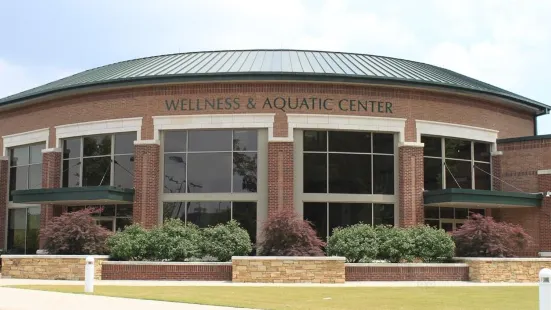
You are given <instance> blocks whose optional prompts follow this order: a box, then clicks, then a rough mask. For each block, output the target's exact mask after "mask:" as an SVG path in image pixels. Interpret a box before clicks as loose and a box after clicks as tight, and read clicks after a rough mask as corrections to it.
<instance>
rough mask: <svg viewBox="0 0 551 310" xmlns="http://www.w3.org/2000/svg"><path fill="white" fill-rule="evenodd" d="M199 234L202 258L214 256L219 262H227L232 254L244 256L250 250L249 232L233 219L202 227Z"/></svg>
mask: <svg viewBox="0 0 551 310" xmlns="http://www.w3.org/2000/svg"><path fill="white" fill-rule="evenodd" d="M201 234H202V236H203V242H201V250H202V251H201V252H202V257H203V258H208V257H215V258H216V259H217V260H218V261H220V262H227V261H229V260H231V258H232V256H245V255H249V254H250V253H251V251H252V244H251V238H250V237H249V233H247V231H246V230H245V229H243V228H242V227H241V226H240V225H239V223H238V222H236V221H234V220H231V221H230V222H228V223H226V224H218V225H216V226H214V227H208V228H204V229H202V230H201Z"/></svg>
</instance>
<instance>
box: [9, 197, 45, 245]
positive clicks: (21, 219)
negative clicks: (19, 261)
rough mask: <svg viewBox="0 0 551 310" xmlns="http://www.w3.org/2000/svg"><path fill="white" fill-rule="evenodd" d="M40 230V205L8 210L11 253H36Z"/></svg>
mask: <svg viewBox="0 0 551 310" xmlns="http://www.w3.org/2000/svg"><path fill="white" fill-rule="evenodd" d="M39 230H40V207H29V208H17V209H9V210H8V242H7V249H8V253H10V254H36V250H38V231H39Z"/></svg>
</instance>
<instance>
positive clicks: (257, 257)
mask: <svg viewBox="0 0 551 310" xmlns="http://www.w3.org/2000/svg"><path fill="white" fill-rule="evenodd" d="M231 259H232V261H233V260H327V261H346V258H345V257H340V256H329V257H327V256H233V257H232V258H231Z"/></svg>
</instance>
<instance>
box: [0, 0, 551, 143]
mask: <svg viewBox="0 0 551 310" xmlns="http://www.w3.org/2000/svg"><path fill="white" fill-rule="evenodd" d="M243 48H298V49H319V50H334V51H347V52H359V53H367V54H375V55H385V56H393V57H399V58H405V59H410V60H416V61H422V62H427V63H430V64H434V65H438V66H442V67H446V68H448V69H451V70H454V71H457V72H460V73H463V74H466V75H469V76H471V77H474V78H477V79H480V80H483V81H485V82H488V83H490V84H493V85H496V86H499V87H502V88H505V89H507V90H510V91H513V92H516V93H518V94H520V95H523V96H526V97H529V98H531V99H534V100H538V101H540V102H543V103H546V104H548V105H551V91H550V90H549V87H548V85H549V84H550V79H549V78H548V77H547V76H548V74H549V72H550V71H551V1H550V0H524V1H515V0H445V1H440V0H418V1H407V0H403V1H399V0H398V1H371V0H369V1H367V0H348V1H347V0H325V1H322V0H304V1H299V0H296V1H295V0H278V1H262V0H231V1H230V0H202V1H187V0H180V1H176V0H155V1H142V0H134V1H126V0H124V1H122V0H117V1H108V0H86V1H84V0H82V1H81V0H72V1H69V0H58V1H40V0H33V1H29V0H19V1H7V0H5V1H3V2H2V4H1V5H0V97H4V96H7V95H11V94H13V93H17V92H20V91H23V90H25V89H28V88H31V87H34V86H38V85H41V84H44V83H47V82H50V81H53V80H56V79H59V78H62V77H65V76H67V75H70V74H73V73H77V72H79V71H82V70H86V69H90V68H93V67H97V66H101V65H105V64H108V63H113V62H117V61H121V60H127V59H132V58H137V57H144V56H151V55H158V54H169V53H177V52H187V51H197V50H216V49H243ZM538 121H539V131H540V132H539V133H540V134H551V116H543V117H540V118H539V120H538Z"/></svg>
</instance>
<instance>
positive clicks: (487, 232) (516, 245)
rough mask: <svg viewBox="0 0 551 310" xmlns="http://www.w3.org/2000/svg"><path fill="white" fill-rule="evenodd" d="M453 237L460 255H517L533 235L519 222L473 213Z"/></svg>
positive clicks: (527, 244) (529, 242)
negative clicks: (496, 219) (508, 221)
mask: <svg viewBox="0 0 551 310" xmlns="http://www.w3.org/2000/svg"><path fill="white" fill-rule="evenodd" d="M452 236H453V241H454V242H455V246H456V255H457V256H460V257H514V256H515V255H516V254H517V253H519V252H521V251H523V250H524V249H526V248H527V247H529V246H530V245H531V244H532V238H531V237H530V236H529V235H528V234H527V233H526V232H525V231H524V230H523V229H522V227H520V226H519V225H513V224H510V223H505V222H496V221H494V219H493V218H491V217H484V216H482V215H480V214H471V215H470V216H469V219H468V220H467V221H466V222H465V223H464V224H463V226H461V228H460V229H458V230H455V231H454V232H453V235H452Z"/></svg>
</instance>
